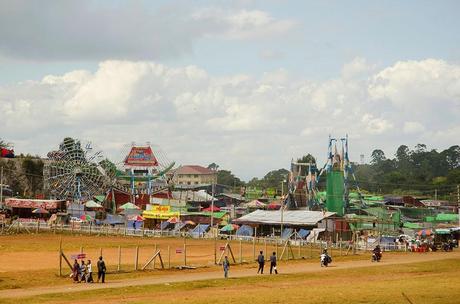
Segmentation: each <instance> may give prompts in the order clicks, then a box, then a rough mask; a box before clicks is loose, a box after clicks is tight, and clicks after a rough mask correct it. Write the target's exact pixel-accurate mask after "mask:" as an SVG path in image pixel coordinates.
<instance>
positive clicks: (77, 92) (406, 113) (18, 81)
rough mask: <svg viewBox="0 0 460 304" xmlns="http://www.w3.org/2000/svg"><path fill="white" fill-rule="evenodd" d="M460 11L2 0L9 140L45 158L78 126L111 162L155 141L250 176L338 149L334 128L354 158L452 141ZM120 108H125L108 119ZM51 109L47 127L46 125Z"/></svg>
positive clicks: (404, 6)
mask: <svg viewBox="0 0 460 304" xmlns="http://www.w3.org/2000/svg"><path fill="white" fill-rule="evenodd" d="M459 11H460V2H458V1H274V0H272V1H232V2H229V1H194V2H191V1H65V2H63V1H55V2H53V1H49V2H46V4H39V3H38V2H29V1H5V0H4V1H0V41H1V43H0V107H2V110H3V111H2V113H1V114H0V118H2V120H3V121H6V122H7V126H10V127H9V128H8V129H7V131H6V132H5V133H4V135H2V137H6V139H7V140H8V141H11V142H14V143H15V147H16V149H17V150H19V151H27V152H31V153H37V154H42V155H43V154H46V151H49V150H50V149H51V147H53V145H56V143H57V142H58V141H59V138H60V136H65V135H66V134H70V133H75V135H74V136H78V137H90V138H86V139H89V140H93V141H97V142H99V144H100V146H102V147H104V149H105V150H106V151H107V153H108V154H113V155H116V154H117V149H118V147H120V146H121V144H122V142H130V141H132V140H135V141H151V142H158V144H160V145H161V146H163V149H164V150H165V151H166V152H169V154H170V155H171V158H175V159H177V160H178V162H179V163H195V162H197V163H201V164H203V165H206V164H207V163H211V162H220V163H221V164H223V165H224V166H227V167H228V168H229V169H233V170H234V171H235V172H236V173H237V174H239V175H241V176H243V177H244V178H250V177H252V176H260V175H262V174H264V173H265V172H267V171H268V170H269V169H276V168H278V167H287V166H288V163H289V160H290V159H291V157H296V156H297V155H298V154H303V153H304V152H313V153H315V154H316V155H322V154H325V153H323V152H325V151H324V150H325V149H326V145H325V144H324V143H325V142H326V138H327V134H328V133H329V132H334V133H335V132H337V133H340V134H339V135H337V136H342V133H349V134H350V138H351V139H352V143H353V141H354V143H355V147H356V152H355V153H352V155H353V154H354V155H355V156H356V158H357V157H358V156H359V154H361V153H363V154H365V155H369V154H370V152H371V150H372V149H373V148H382V149H384V150H385V151H387V153H389V154H390V155H391V154H392V153H393V152H394V151H395V150H396V148H397V146H399V145H400V144H409V145H415V144H416V143H418V142H424V143H427V144H428V145H429V146H430V147H433V148H439V149H441V148H445V147H447V146H449V145H453V144H456V142H454V141H452V139H449V137H448V134H455V133H456V132H457V130H460V126H459V123H458V122H456V121H455V120H454V119H453V117H455V115H456V114H457V112H458V109H457V107H458V105H459V104H458V100H459V99H460V96H459V77H460V76H458V70H459V64H460V31H459V29H460V19H459V18H458V12H459ZM119 73H124V74H123V75H122V74H119ZM159 75H162V76H161V77H160V76H159ZM112 86H116V87H112ZM420 86H423V87H424V88H423V89H421V90H419V89H418V88H419V87H420ZM108 88H109V89H108ZM117 88H120V89H119V90H117ZM116 92H118V95H117V94H115V93H116ZM108 93H110V94H108ZM87 99H93V100H95V101H97V104H98V105H100V107H99V106H98V107H96V106H95V103H96V102H94V103H93V104H91V103H90V101H88V100H87ZM439 103H442V104H443V105H442V107H443V108H444V110H442V111H439V112H438V111H437V110H438V109H439V108H440V107H439ZM136 104H143V105H144V106H145V107H147V108H149V109H153V110H152V111H154V112H155V113H154V114H152V117H155V121H152V117H144V118H140V116H139V113H138V112H136V110H135V107H136ZM417 104H421V106H420V107H419V108H417V113H415V114H414V113H412V112H411V111H412V110H413V109H414V108H413V107H412V108H411V107H410V106H412V105H417ZM267 105H268V106H267ZM108 107H113V109H116V110H117V111H118V112H117V111H115V114H114V115H112V116H113V120H104V121H103V122H101V121H100V117H101V115H104V111H103V109H104V108H108ZM43 109H46V110H48V111H50V113H51V114H50V115H51V116H50V119H49V121H47V122H46V123H44V122H42V121H35V120H34V119H33V116H34V115H36V112H37V111H42V110H43ZM183 109H189V112H187V113H186V112H184V111H183ZM433 109H435V112H433ZM194 111H197V112H196V113H195V112H194ZM193 113H195V114H193ZM190 114H191V115H192V116H193V115H195V117H190ZM27 115H31V117H28V116H27ZM53 115H54V116H53ZM155 115H159V116H155ZM302 115H303V116H302ZM63 117H65V120H64V121H63V120H62V119H63ZM197 117H198V118H199V119H200V120H198V121H195V120H194V119H195V118H197ZM446 117H452V118H451V119H446ZM98 118H99V120H98ZM17 119H26V120H30V125H26V126H23V127H21V128H18V129H17V128H16V127H15V126H16V125H15V123H17ZM128 121H130V122H131V123H126V122H128ZM134 121H135V122H136V123H133V122H134ZM274 121H276V123H273V122H274ZM267 122H268V123H267ZM8 123H9V124H8ZM96 123H97V126H99V127H100V128H103V129H106V130H110V132H109V131H107V132H108V133H111V132H116V134H117V138H119V142H117V143H114V142H113V141H111V140H110V139H109V137H110V136H107V135H106V136H100V135H98V134H95V132H94V131H93V130H92V129H91V128H90V127H89V126H91V125H93V126H94V124H96ZM191 125H193V127H190V126H191ZM195 125H197V126H195ZM199 125H202V128H200V127H199ZM274 125H276V127H273V126H274ZM140 126H142V127H140ZM140 128H141V129H142V130H152V131H142V132H139V131H138V130H139V129H140ZM158 128H167V129H168V131H167V132H160V131H157V130H158ZM57 129H58V130H59V131H58V130H57ZM36 130H40V132H41V133H39V134H38V135H37V134H34V132H37V131H36ZM398 130H399V131H401V130H404V132H398ZM2 133H3V132H2ZM43 133H47V134H46V135H44V134H43ZM96 133H97V132H96ZM133 134H135V135H133ZM133 137H138V138H133ZM153 137H155V138H153ZM260 137H267V138H270V140H269V141H267V140H265V141H264V142H260V143H259V142H257V140H254V138H260ZM177 138H181V141H182V142H180V143H179V142H178V140H177ZM198 138H199V140H198ZM155 139H157V140H155ZM198 141H204V142H206V143H205V144H204V145H203V144H196V143H197V142H198ZM271 141H273V142H271ZM224 142H225V143H226V144H224ZM38 143H39V144H38ZM184 145H185V146H187V147H191V146H193V148H191V150H192V151H193V153H184V151H181V148H180V147H181V146H184ZM216 145H217V146H219V149H222V150H219V149H217V151H216V153H214V154H211V153H208V151H209V148H211V149H212V148H213V147H215V146H216ZM226 145H228V146H226ZM273 146H283V147H285V148H283V149H279V151H278V150H277V151H276V152H274V151H273ZM352 146H353V144H352ZM255 149H260V150H262V151H264V152H262V153H263V157H259V158H260V162H255V163H254V162H253V161H252V159H251V157H252V156H251V155H252V151H254V150H255ZM228 151H232V152H231V154H230V156H229V155H226V154H227V152H228ZM268 151H270V152H268ZM299 156H300V155H299ZM248 165H251V166H248Z"/></svg>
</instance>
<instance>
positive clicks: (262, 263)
mask: <svg viewBox="0 0 460 304" xmlns="http://www.w3.org/2000/svg"><path fill="white" fill-rule="evenodd" d="M257 263H259V269H258V270H257V274H259V273H260V274H264V267H265V256H264V252H263V251H260V253H259V255H258V256H257ZM222 267H223V269H224V278H228V271H229V269H230V261H229V260H228V257H227V256H225V257H224V261H223V263H222ZM273 271H274V272H275V274H278V269H277V268H276V252H273V254H272V255H271V256H270V274H272V273H273Z"/></svg>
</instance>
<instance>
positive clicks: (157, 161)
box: [43, 138, 175, 203]
mask: <svg viewBox="0 0 460 304" xmlns="http://www.w3.org/2000/svg"><path fill="white" fill-rule="evenodd" d="M120 159H121V161H120V162H119V163H117V164H114V163H113V162H111V161H110V160H108V159H107V158H106V157H104V154H103V152H102V151H101V150H99V149H96V148H95V147H94V146H93V144H92V143H91V142H83V141H81V140H76V139H72V138H65V139H64V141H63V142H62V143H61V144H60V145H59V149H58V150H56V151H52V152H49V153H48V160H47V161H46V162H45V164H44V170H43V175H44V185H45V190H48V191H49V193H50V195H51V197H52V198H54V199H63V200H68V201H72V202H76V203H80V202H85V201H88V200H91V199H92V198H93V197H94V196H96V195H98V194H106V196H107V197H109V196H110V200H114V197H115V196H114V189H120V190H121V191H124V192H125V193H128V194H129V198H128V200H129V201H130V202H132V203H135V202H136V199H137V198H138V197H139V195H142V196H147V198H149V197H150V196H151V195H153V194H155V192H158V191H162V190H164V189H169V183H170V180H171V177H170V176H169V175H170V174H169V173H170V171H171V169H172V168H173V167H174V164H175V163H174V162H170V161H168V160H167V158H166V157H165V156H164V154H163V153H162V152H161V151H160V149H157V148H152V146H151V145H150V143H146V144H145V145H138V144H135V143H132V144H131V145H126V146H124V148H123V151H122V157H120ZM147 201H148V199H147ZM123 203H126V201H125V202H123Z"/></svg>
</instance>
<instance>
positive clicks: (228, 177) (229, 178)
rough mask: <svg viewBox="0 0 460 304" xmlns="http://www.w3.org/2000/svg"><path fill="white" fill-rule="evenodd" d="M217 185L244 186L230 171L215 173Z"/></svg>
mask: <svg viewBox="0 0 460 304" xmlns="http://www.w3.org/2000/svg"><path fill="white" fill-rule="evenodd" d="M217 183H218V184H221V185H227V186H231V187H241V186H244V182H243V181H241V180H240V179H239V178H238V177H236V176H235V175H234V174H233V173H232V171H229V170H219V171H217Z"/></svg>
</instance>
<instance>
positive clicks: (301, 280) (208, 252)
mask: <svg viewBox="0 0 460 304" xmlns="http://www.w3.org/2000/svg"><path fill="white" fill-rule="evenodd" d="M60 238H61V236H60V235H52V234H51V235H39V236H37V235H16V236H2V237H0V261H2V263H0V302H1V303H3V302H5V303H10V302H11V303H13V302H14V303H18V301H19V302H24V303H26V302H27V303H34V302H37V303H43V302H65V300H66V299H70V298H74V297H73V296H71V295H70V294H69V293H77V294H78V295H79V297H80V295H81V292H82V291H83V292H84V294H85V296H84V297H83V298H82V302H85V303H96V299H99V297H100V296H104V297H107V299H109V300H110V302H113V303H119V302H122V303H131V302H133V303H144V302H151V301H150V300H151V295H152V294H151V293H152V292H153V291H155V299H157V298H158V299H163V300H166V299H167V298H168V297H169V298H170V299H171V298H172V299H174V300H173V301H172V302H171V300H170V301H169V302H170V303H176V302H177V303H179V301H176V299H181V300H182V301H184V300H187V302H190V303H208V302H211V299H212V302H215V303H228V298H227V301H221V300H220V299H221V297H220V295H222V294H228V295H229V296H230V297H231V299H232V300H233V299H235V300H236V299H237V300H238V301H240V302H241V303H246V302H249V301H251V302H254V303H277V302H281V301H282V299H283V298H281V296H283V297H284V298H286V297H287V298H289V299H290V302H292V303H304V301H301V299H304V298H302V297H300V295H301V294H302V295H303V296H305V297H308V298H309V299H313V300H312V301H311V303H316V302H315V300H314V299H316V300H318V301H317V302H318V303H320V302H321V303H335V300H337V299H334V298H330V297H329V295H328V294H324V296H323V297H321V298H318V297H317V294H309V293H308V292H307V293H306V291H305V290H304V289H305V287H306V286H309V288H310V289H309V290H310V292H311V291H312V290H316V291H317V292H320V291H321V288H320V286H322V284H323V285H324V284H326V285H327V286H326V287H327V288H326V287H325V290H326V289H327V290H329V289H331V288H332V287H331V286H336V288H338V289H340V290H341V294H342V296H341V297H342V298H343V297H345V295H346V294H347V290H349V289H350V287H351V286H352V285H353V286H358V289H357V290H354V291H353V292H356V294H360V293H362V292H363V291H362V290H361V289H362V288H361V287H362V286H368V287H370V286H372V284H373V283H372V282H374V284H375V283H376V282H378V281H379V280H381V281H383V282H385V288H384V287H382V286H380V287H379V288H380V289H382V290H380V292H381V293H384V292H387V291H386V288H387V287H391V286H393V285H394V284H395V283H393V281H395V282H398V280H399V285H396V287H398V286H401V287H402V286H406V287H407V288H406V287H404V288H406V289H404V290H406V293H409V294H410V295H411V297H414V296H415V297H416V298H417V297H419V295H421V294H425V293H426V289H427V288H425V290H420V291H417V293H415V295H414V290H413V288H420V284H427V287H429V288H428V289H430V290H431V295H432V297H431V298H430V301H423V299H422V298H419V299H418V301H416V302H413V303H441V299H442V300H443V302H442V303H458V302H455V301H451V300H452V298H449V297H447V296H446V295H450V296H452V293H455V294H456V295H458V296H460V294H458V293H459V291H458V288H450V287H449V286H450V284H451V283H452V284H454V283H455V284H457V286H458V283H460V281H459V280H460V276H459V275H460V259H459V257H460V252H459V251H455V252H452V253H444V252H437V253H422V254H420V253H391V254H390V253H386V254H385V255H384V259H383V261H382V263H370V261H369V258H370V256H369V254H365V255H359V256H347V257H345V256H344V257H339V256H335V258H334V263H333V264H332V267H329V268H327V269H325V268H320V267H319V265H318V264H319V263H318V259H317V257H316V256H317V252H315V251H312V252H313V254H314V256H315V258H314V259H305V260H297V261H289V262H288V261H282V262H280V263H279V268H280V270H281V273H282V275H280V276H278V277H276V278H275V277H274V276H265V275H264V276H263V277H260V276H259V277H257V278H253V276H254V275H255V272H256V265H255V264H254V263H251V264H243V265H232V268H231V273H230V274H231V277H232V279H230V280H227V281H223V280H221V279H220V278H221V277H222V270H221V269H220V267H219V266H214V265H211V264H212V262H213V260H214V249H213V248H214V241H212V240H211V241H204V240H187V244H188V246H189V248H191V249H190V250H189V253H190V255H191V256H190V258H189V259H190V260H191V261H193V263H196V264H201V265H205V264H206V263H207V264H209V265H208V267H202V268H198V269H193V270H175V269H171V270H161V271H159V270H156V271H147V272H129V273H117V274H115V273H114V274H110V275H109V276H108V283H107V284H105V285H102V284H92V285H86V284H72V283H71V281H70V280H69V279H68V278H59V277H57V276H56V274H57V266H58V253H57V248H59V242H60ZM62 240H63V243H64V244H65V245H64V246H63V248H64V251H66V252H69V254H70V253H74V252H75V253H76V252H78V251H79V250H80V246H82V247H83V249H84V250H83V251H85V252H88V254H89V255H94V256H97V255H98V254H99V247H101V246H102V247H103V248H104V249H103V254H104V256H105V257H106V259H107V261H108V263H109V266H110V267H111V268H112V269H113V268H114V267H115V266H114V265H115V264H116V261H117V258H118V246H121V247H122V248H124V249H123V250H122V256H123V254H124V256H125V257H126V260H131V261H129V262H130V263H128V261H126V262H127V263H125V264H124V263H122V264H124V265H123V267H124V268H125V269H127V268H129V267H131V268H132V267H133V265H132V262H133V261H134V248H135V246H140V247H141V251H140V252H141V254H140V256H141V257H142V259H141V258H140V259H139V260H140V261H145V260H147V258H148V256H149V254H151V253H152V252H153V246H154V244H157V248H161V249H162V250H163V248H164V247H166V246H168V245H169V246H170V248H171V261H172V262H174V263H177V264H178V265H179V264H182V262H183V261H182V256H181V254H178V256H174V255H175V252H174V251H173V250H172V248H179V247H181V246H183V240H180V239H137V238H129V237H128V238H120V237H95V236H91V237H89V236H69V235H67V236H62ZM224 244H225V242H224V241H219V242H217V247H219V246H221V245H224ZM234 245H235V247H236V248H234V251H236V252H235V254H236V255H238V253H237V252H238V251H239V242H236V244H234ZM232 246H233V245H232ZM264 247H265V246H264V244H263V243H262V244H258V245H257V250H259V249H260V250H264ZM270 248H271V247H270V246H267V250H268V251H271V249H270ZM143 250H145V253H142V252H143ZM252 250H253V249H252V243H250V244H243V247H242V251H243V255H244V256H245V258H247V259H248V260H251V259H252ZM302 250H303V251H301V254H303V255H308V254H309V248H303V249H302ZM279 251H281V250H280V249H279ZM218 252H219V251H218ZM294 252H297V249H296V248H295V249H294ZM337 253H338V252H336V254H337ZM93 259H94V258H93ZM237 259H238V256H237ZM452 259H455V260H452ZM110 263H114V264H110ZM140 264H143V263H141V262H140ZM380 268H382V270H381V271H378V270H377V269H380ZM383 268H385V270H383ZM266 271H267V270H266ZM383 274H385V275H383ZM203 280H206V281H203ZM267 280H268V281H267ZM390 281H391V282H390ZM247 283H251V286H252V287H251V289H250V290H248V289H247V288H244V287H243V290H244V291H245V292H244V293H242V292H241V288H242V284H247ZM356 284H357V285H356ZM50 286H52V287H50ZM171 286H175V287H176V288H171ZM441 286H444V288H447V289H446V290H447V291H444V293H442V292H441V291H440V290H438V289H440V288H441ZM453 286H456V285H453ZM128 287H129V288H128ZM253 287H254V288H253ZM127 288H128V289H127ZM449 288H450V289H449ZM371 289H372V288H371ZM274 290H279V292H274ZM375 291H376V292H377V291H378V290H377V289H376V290H375ZM390 291H391V290H389V291H388V292H390ZM330 292H332V290H330ZM291 293H292V294H294V295H295V294H299V296H298V297H296V296H294V297H293V296H292V294H291ZM270 294H271V298H270V297H268V298H267V295H270ZM390 294H393V296H396V295H395V292H390ZM396 294H397V297H398V299H399V300H401V299H402V300H401V301H399V300H397V301H390V300H389V299H390V298H388V303H390V302H391V303H409V302H407V300H406V299H405V298H404V296H402V294H401V292H399V293H396ZM262 295H263V296H262ZM369 296H370V294H363V297H364V298H366V299H367V301H361V303H386V302H385V301H373V300H372V298H371V297H369ZM28 297H33V298H28ZM257 297H259V298H260V299H265V300H264V301H262V302H261V301H259V300H260V299H258V298H257ZM8 299H15V300H14V301H10V300H8ZM276 299H279V301H278V300H276ZM327 299H329V301H325V300H327ZM320 300H321V301H320ZM356 300H357V301H349V302H346V301H345V302H343V301H342V303H358V302H360V301H358V298H356ZM438 300H439V301H438ZM175 301H176V302H175ZM309 302H310V301H309ZM283 303H286V301H284V300H283Z"/></svg>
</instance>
